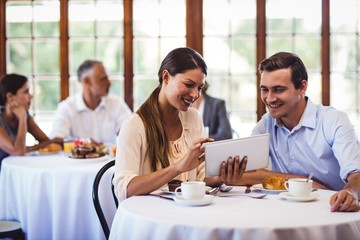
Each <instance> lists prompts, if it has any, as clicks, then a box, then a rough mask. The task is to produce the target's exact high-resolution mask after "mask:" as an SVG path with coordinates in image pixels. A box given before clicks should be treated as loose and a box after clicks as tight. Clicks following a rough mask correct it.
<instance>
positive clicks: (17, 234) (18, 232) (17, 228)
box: [0, 220, 25, 240]
mask: <svg viewBox="0 0 360 240" xmlns="http://www.w3.org/2000/svg"><path fill="white" fill-rule="evenodd" d="M0 238H12V239H21V240H25V233H24V232H23V230H22V229H21V223H20V222H17V221H4V220H0Z"/></svg>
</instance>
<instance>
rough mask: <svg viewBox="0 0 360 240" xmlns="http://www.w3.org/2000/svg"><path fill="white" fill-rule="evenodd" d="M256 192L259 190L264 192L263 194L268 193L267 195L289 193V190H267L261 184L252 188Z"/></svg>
mask: <svg viewBox="0 0 360 240" xmlns="http://www.w3.org/2000/svg"><path fill="white" fill-rule="evenodd" d="M251 188H252V189H254V190H258V191H262V192H266V193H281V192H287V190H270V189H265V188H264V187H263V186H262V184H261V183H259V184H255V185H253V186H252V187H251Z"/></svg>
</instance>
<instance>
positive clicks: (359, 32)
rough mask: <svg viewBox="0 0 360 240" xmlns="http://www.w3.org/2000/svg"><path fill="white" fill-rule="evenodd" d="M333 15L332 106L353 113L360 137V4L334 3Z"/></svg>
mask: <svg viewBox="0 0 360 240" xmlns="http://www.w3.org/2000/svg"><path fill="white" fill-rule="evenodd" d="M344 13H346V14H344ZM330 16H331V19H330V20H331V21H330V23H331V24H330V34H331V39H330V41H331V51H330V53H331V56H330V57H331V58H330V59H331V75H330V79H331V85H330V86H331V95H330V96H331V103H332V105H333V106H334V107H336V108H338V109H339V110H342V111H344V112H346V113H348V114H349V117H350V118H351V121H352V122H353V123H354V124H355V126H356V127H357V133H358V134H359V133H360V83H359V82H360V1H359V0H346V1H339V0H332V1H331V5H330Z"/></svg>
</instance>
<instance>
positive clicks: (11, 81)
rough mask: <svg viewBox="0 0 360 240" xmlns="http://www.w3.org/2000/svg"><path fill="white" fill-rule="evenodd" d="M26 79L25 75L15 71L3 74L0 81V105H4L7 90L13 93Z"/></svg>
mask: <svg viewBox="0 0 360 240" xmlns="http://www.w3.org/2000/svg"><path fill="white" fill-rule="evenodd" d="M27 81H28V79H27V77H25V76H23V75H19V74H15V73H11V74H6V75H5V76H3V77H2V78H1V81H0V105H1V106H5V104H6V94H7V93H8V92H10V93H12V94H14V95H15V94H16V93H17V91H18V90H19V89H20V88H21V87H22V86H23V85H24V84H25V83H26V82H27Z"/></svg>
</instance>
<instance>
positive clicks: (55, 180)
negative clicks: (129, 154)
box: [0, 154, 116, 240]
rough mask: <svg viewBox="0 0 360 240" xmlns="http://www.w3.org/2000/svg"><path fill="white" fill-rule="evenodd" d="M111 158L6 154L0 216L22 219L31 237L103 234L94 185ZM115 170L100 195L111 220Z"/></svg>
mask: <svg viewBox="0 0 360 240" xmlns="http://www.w3.org/2000/svg"><path fill="white" fill-rule="evenodd" d="M106 162H107V161H101V162H99V161H87V162H86V160H74V159H70V158H68V157H67V156H66V155H63V154H57V155H46V156H22V157H8V158H6V159H4V160H3V162H2V167H1V172H0V219H16V220H18V221H20V222H21V224H22V228H23V230H24V231H25V233H26V237H27V239H30V240H31V239H36V240H39V239H46V240H49V239H61V240H66V239H69V240H75V239H77V240H78V239H105V236H104V233H103V230H102V228H101V225H100V222H99V220H98V217H97V215H96V211H95V208H94V206H93V202H92V184H93V181H94V178H95V175H96V173H97V172H98V170H99V169H100V168H101V167H102V166H103V165H104V164H105V163H106ZM111 176H112V174H111V171H108V172H107V173H106V174H105V175H104V179H103V180H102V183H101V186H100V189H99V195H100V196H104V197H103V198H100V200H101V203H102V205H103V206H104V208H105V209H104V211H105V216H106V217H107V219H108V223H109V224H111V223H112V219H113V216H114V214H115V211H116V207H115V204H114V200H113V198H112V195H111V189H110V181H111Z"/></svg>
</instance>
